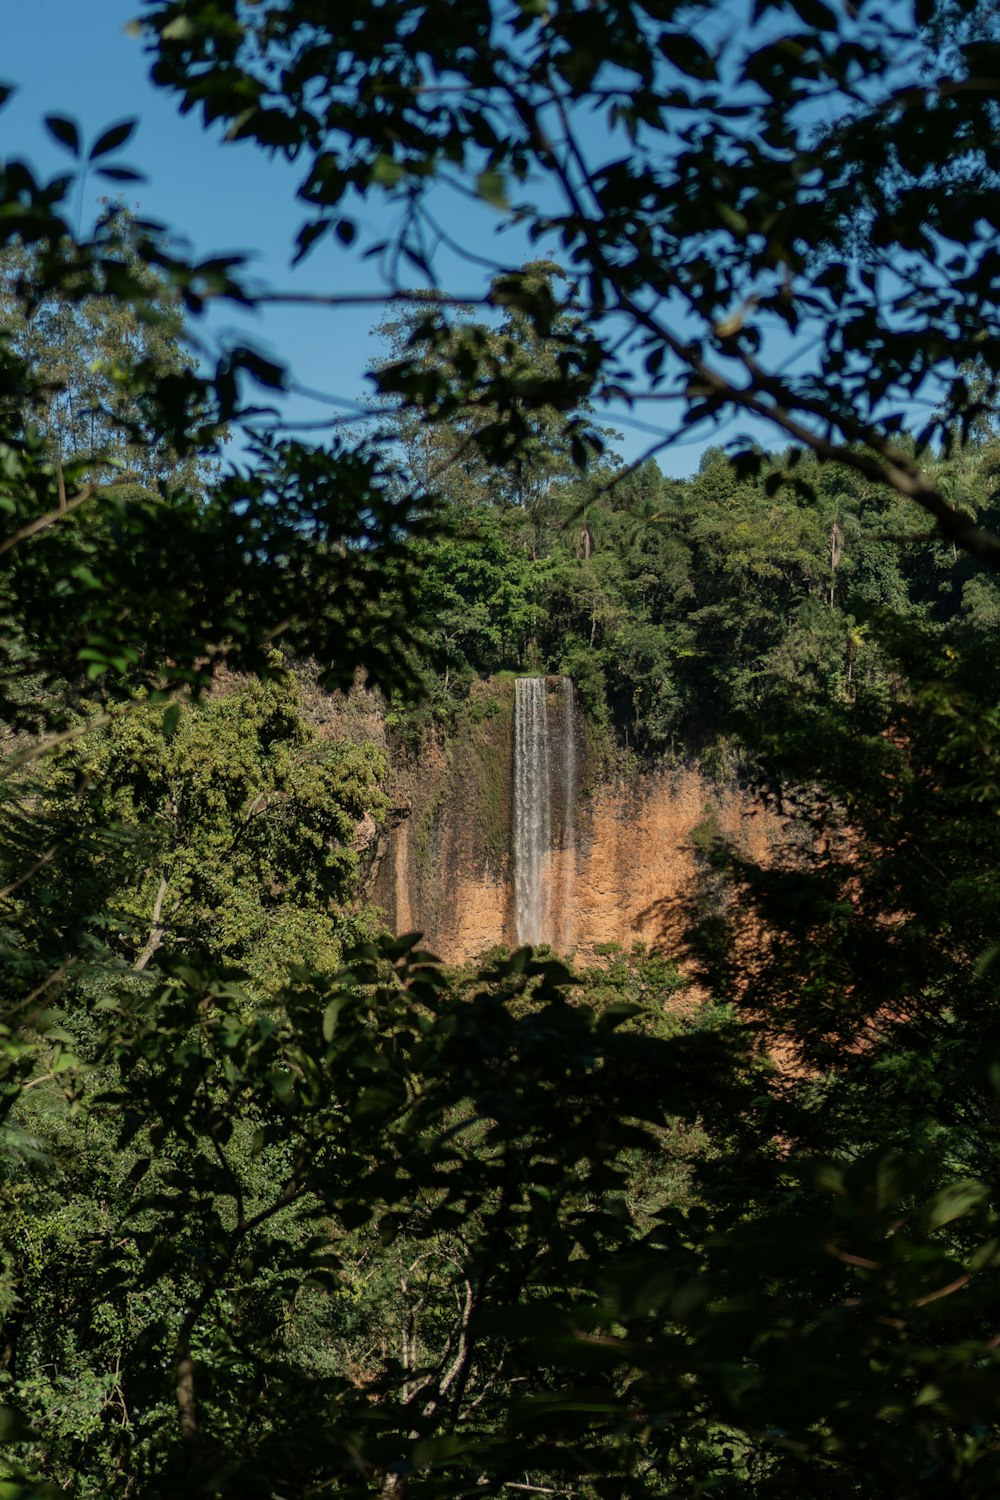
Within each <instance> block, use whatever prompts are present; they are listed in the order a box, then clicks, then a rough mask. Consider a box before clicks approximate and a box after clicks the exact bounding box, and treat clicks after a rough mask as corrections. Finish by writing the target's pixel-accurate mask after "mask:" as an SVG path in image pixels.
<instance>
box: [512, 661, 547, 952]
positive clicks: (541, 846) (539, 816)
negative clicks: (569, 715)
mask: <svg viewBox="0 0 1000 1500" xmlns="http://www.w3.org/2000/svg"><path fill="white" fill-rule="evenodd" d="M551 796H552V794H551V785H550V781H549V725H548V712H547V707H546V692H545V678H544V677H518V678H517V679H516V681H515V683H514V915H515V922H516V925H517V941H518V942H519V943H532V944H534V943H542V942H547V941H548V940H549V938H550V936H551V934H550V933H549V932H548V925H549V922H548V916H549V912H548V890H549V882H548V865H549V854H550V849H551V840H550V805H551Z"/></svg>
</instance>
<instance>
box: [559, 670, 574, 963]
mask: <svg viewBox="0 0 1000 1500" xmlns="http://www.w3.org/2000/svg"><path fill="white" fill-rule="evenodd" d="M562 699H563V836H562V849H563V857H562V874H563V878H562V885H563V889H562V926H561V930H560V933H559V944H560V947H561V948H562V951H563V952H564V953H568V952H569V950H570V949H571V948H572V947H573V945H574V943H575V941H576V930H575V922H574V910H575V908H574V896H575V894H576V726H575V719H574V714H573V679H572V678H571V677H564V678H563V680H562Z"/></svg>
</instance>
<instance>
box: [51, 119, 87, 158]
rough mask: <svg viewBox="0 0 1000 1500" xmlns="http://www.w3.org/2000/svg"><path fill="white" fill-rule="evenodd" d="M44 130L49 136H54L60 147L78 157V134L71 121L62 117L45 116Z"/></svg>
mask: <svg viewBox="0 0 1000 1500" xmlns="http://www.w3.org/2000/svg"><path fill="white" fill-rule="evenodd" d="M45 128H46V129H47V130H48V132H49V134H50V135H53V136H55V138H56V140H57V141H58V142H59V144H60V146H65V147H66V149H67V151H72V153H73V155H74V156H79V155H80V132H79V130H78V129H77V127H76V126H75V125H74V124H73V121H72V120H67V119H66V117H65V116H64V115H46V116H45Z"/></svg>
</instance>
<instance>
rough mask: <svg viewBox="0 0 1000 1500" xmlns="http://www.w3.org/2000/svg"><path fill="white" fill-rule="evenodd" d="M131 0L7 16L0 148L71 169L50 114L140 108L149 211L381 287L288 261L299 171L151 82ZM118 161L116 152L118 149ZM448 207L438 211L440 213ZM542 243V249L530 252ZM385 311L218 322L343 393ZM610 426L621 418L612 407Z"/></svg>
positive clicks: (693, 443)
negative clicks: (228, 134) (52, 131)
mask: <svg viewBox="0 0 1000 1500" xmlns="http://www.w3.org/2000/svg"><path fill="white" fill-rule="evenodd" d="M331 3H332V4H335V3H336V0H331ZM136 10H137V6H136V4H135V0H21V3H19V4H13V3H8V5H7V7H6V8H5V14H4V33H3V50H2V53H0V82H4V83H8V84H13V85H14V86H15V87H16V89H17V92H16V94H15V96H14V98H13V100H12V101H11V102H10V103H9V104H8V105H7V107H6V108H5V109H4V110H3V111H2V112H0V151H2V153H3V155H4V156H8V157H10V156H14V157H22V158H24V159H26V160H27V161H28V162H29V163H30V164H31V165H32V166H33V167H34V168H35V169H36V170H38V171H40V172H42V173H45V174H49V173H54V172H55V171H57V170H64V169H65V167H66V165H67V157H66V156H65V154H64V153H62V152H60V150H59V148H58V147H57V146H56V144H55V143H54V142H53V141H52V139H51V138H50V137H49V136H48V134H47V132H46V131H45V130H44V128H43V126H42V119H43V116H44V115H45V114H48V113H57V114H63V115H68V116H69V117H71V118H72V119H74V120H75V121H76V122H77V124H78V125H79V127H80V129H81V132H82V133H83V135H84V136H85V137H86V138H87V139H88V140H93V138H94V137H96V135H98V134H99V133H100V131H101V130H103V129H104V128H106V127H107V126H108V125H110V124H113V123H116V122H117V121H118V120H121V119H124V118H129V117H137V118H138V120H139V129H138V132H137V134H136V135H135V136H134V137H133V140H132V141H131V142H130V144H129V145H128V147H126V149H125V151H124V152H123V153H122V155H121V160H122V161H123V162H125V163H127V164H128V165H130V166H134V167H135V168H136V169H138V170H140V171H142V172H143V173H144V174H145V176H146V179H147V180H146V181H145V182H144V183H142V184H138V185H136V186H135V187H134V189H132V190H130V191H129V192H128V194H127V195H126V196H127V201H130V202H137V203H138V204H139V205H140V209H141V212H142V213H143V215H144V216H146V217H149V218H152V219H155V220H158V221H160V222H162V223H163V224H165V225H166V226H167V227H168V228H169V229H170V230H171V232H172V233H173V234H174V235H175V236H177V237H179V238H180V239H181V240H182V241H183V242H186V244H187V245H188V246H189V247H190V248H191V249H192V250H193V251H194V252H195V253H196V254H200V255H209V254H219V253H228V252H250V253H251V255H252V260H251V265H252V268H253V272H254V274H255V276H258V277H259V278H260V280H261V281H262V282H264V283H267V284H268V285H270V286H272V287H276V288H282V289H288V288H292V287H297V288H299V289H301V290H312V291H337V292H344V291H348V290H351V291H374V290H377V289H379V288H380V283H379V280H378V273H377V271H376V269H375V268H374V266H373V265H372V264H371V263H370V262H368V263H366V262H363V261H362V260H361V259H360V257H359V256H358V254H357V252H356V251H353V252H352V251H349V250H345V249H343V248H342V247H340V246H339V245H335V244H330V245H327V244H326V243H325V242H324V244H323V245H322V247H320V248H318V249H317V250H316V251H315V252H314V253H313V255H311V256H310V257H309V259H308V260H307V261H306V263H305V265H304V266H302V267H300V268H299V269H298V270H297V271H296V272H292V270H291V268H290V260H291V250H292V245H293V241H294V236H295V233H296V230H297V229H298V227H299V225H300V224H301V222H302V220H303V218H304V217H305V214H304V211H303V209H302V207H301V206H300V205H296V202H295V196H294V194H295V184H296V171H295V169H294V168H292V167H290V166H289V165H288V164H287V163H285V162H283V161H281V160H279V159H269V158H267V157H266V156H264V155H263V154H262V153H261V152H260V151H259V150H258V149H256V148H254V147H253V146H251V145H248V144H236V145H232V144H223V143H222V141H221V139H220V138H219V135H218V133H216V134H214V135H213V134H212V133H209V132H206V131H205V129H204V128H203V127H202V125H201V124H200V122H199V121H198V119H197V118H195V116H194V115H188V116H181V115H180V113H179V111H178V110H177V107H176V105H175V103H174V101H173V99H172V97H170V96H168V95H166V94H164V93H161V92H159V91H158V90H156V89H154V88H153V87H152V85H151V84H150V82H149V80H148V73H147V61H146V58H145V57H144V54H143V48H142V43H141V41H140V40H139V39H137V38H136V37H134V36H130V35H128V34H127V32H126V26H127V24H128V22H129V21H130V20H131V19H132V17H133V16H134V15H135V13H136ZM116 160H117V158H116ZM107 192H108V187H107V186H106V185H104V186H102V184H101V183H99V182H97V181H89V182H87V183H86V184H85V188H84V193H83V197H82V203H81V211H82V217H83V221H84V223H86V222H87V220H88V219H92V218H93V215H94V214H95V213H96V211H97V205H98V200H99V198H100V197H101V196H102V194H106V193H107ZM378 212H379V210H378V208H377V206H376V207H374V208H371V209H362V212H361V216H360V217H361V219H362V227H363V228H364V226H365V224H366V223H367V227H368V228H369V229H370V230H371V231H372V233H376V232H378V230H379V224H378V219H377V215H378ZM441 212H447V206H446V205H445V206H443V207H441V208H439V214H440V213H441ZM461 212H462V235H463V240H464V242H465V243H467V244H468V243H469V240H470V233H471V236H472V244H473V247H474V248H475V249H476V250H479V251H483V252H485V253H487V254H492V255H495V256H496V257H497V258H498V259H501V260H504V261H507V262H508V263H513V264H518V263H520V261H522V260H523V259H527V258H528V257H529V255H530V253H531V252H530V250H529V248H528V247H527V246H526V245H519V244H518V243H517V242H516V241H515V240H514V238H513V236H510V235H507V236H504V237H503V238H502V239H500V240H497V238H496V234H495V230H496V224H497V220H496V217H495V216H494V215H493V211H492V210H490V209H488V208H486V207H485V206H484V207H483V209H482V211H481V214H480V217H479V221H478V222H476V220H475V217H473V218H472V219H471V221H470V211H469V206H468V204H467V203H465V204H463V206H462V209H461ZM535 253H536V254H537V253H538V252H537V250H536V251H535ZM443 264H444V267H445V275H446V276H447V275H449V274H450V275H452V276H454V278H455V284H454V285H446V289H447V290H448V291H453V292H462V291H464V290H469V289H472V288H470V283H472V282H473V278H472V276H471V275H470V274H469V273H463V272H462V270H461V269H460V268H459V267H457V266H454V265H452V266H451V268H450V269H449V267H448V265H447V262H444V263H443ZM377 320H378V312H377V311H373V310H372V308H371V307H367V308H365V307H362V308H358V309H348V310H340V309H338V311H337V312H336V314H335V315H332V314H323V313H317V312H316V311H315V310H291V309H271V310H269V311H268V312H267V313H266V315H265V314H257V315H255V316H254V317H253V318H252V319H250V320H249V321H247V320H244V321H243V322H242V323H240V322H239V320H238V317H237V315H235V314H234V313H227V314H226V315H225V317H224V319H223V320H222V324H221V327H219V325H217V331H223V330H224V329H226V328H232V329H234V330H237V329H238V330H239V332H240V335H241V336H242V337H246V336H247V334H248V333H249V334H250V335H251V336H252V338H253V339H254V341H255V342H256V343H257V344H258V345H259V346H260V347H261V348H262V349H263V350H264V351H265V352H270V353H272V354H274V355H276V356H277V357H279V358H280V359H281V360H282V361H283V362H284V363H286V364H288V365H289V366H290V367H291V369H292V370H293V371H294V374H295V377H296V379H297V381H298V382H299V383H300V384H302V385H304V386H308V387H310V388H313V389H317V390H321V391H324V392H328V393H330V394H332V395H334V396H338V397H341V398H345V399H347V400H351V399H358V398H362V399H363V397H364V394H365V386H364V371H365V368H366V367H367V366H368V365H369V364H370V363H371V362H372V360H373V359H374V358H376V357H377V355H378V352H379V348H380V345H379V343H378V341H377V340H376V339H374V338H373V337H372V335H371V332H370V330H371V326H372V324H373V323H374V322H376V321H377ZM288 410H289V411H290V412H291V413H292V414H294V415H295V416H296V417H309V418H317V417H321V416H323V415H325V414H326V413H327V412H328V411H330V410H331V408H326V407H323V406H319V405H310V404H308V403H305V402H302V401H295V402H293V403H291V404H290V406H289V408H288ZM609 420H610V421H611V422H612V424H614V423H615V421H616V418H615V416H614V414H612V415H611V416H610V417H609ZM620 430H621V432H622V439H623V440H622V442H621V443H620V444H619V445H618V446H619V448H620V451H621V452H622V454H623V456H624V457H626V458H634V457H637V456H638V455H639V454H640V453H642V452H643V451H645V449H646V448H647V447H648V446H649V444H650V442H651V441H652V439H651V437H650V436H649V435H647V434H644V433H642V432H639V431H636V430H635V429H633V428H631V427H629V426H625V425H624V420H623V422H622V424H621V426H620ZM718 440H719V439H718V435H717V434H712V433H704V435H701V434H699V435H694V436H693V440H692V439H691V438H689V439H688V441H687V442H686V443H685V444H684V446H680V447H678V448H677V449H676V450H673V451H671V452H669V453H668V455H667V456H666V458H665V459H663V460H661V463H662V465H663V467H664V468H665V469H667V470H668V472H671V473H676V474H682V473H687V472H690V471H691V470H692V469H693V468H695V467H696V466H697V462H698V458H699V455H700V452H701V449H702V448H703V447H704V446H706V444H707V443H708V442H712V441H714V442H718Z"/></svg>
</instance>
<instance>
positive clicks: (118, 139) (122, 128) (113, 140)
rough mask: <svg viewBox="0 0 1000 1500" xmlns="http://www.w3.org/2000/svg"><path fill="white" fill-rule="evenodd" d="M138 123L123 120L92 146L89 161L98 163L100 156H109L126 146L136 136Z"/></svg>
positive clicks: (99, 137)
mask: <svg viewBox="0 0 1000 1500" xmlns="http://www.w3.org/2000/svg"><path fill="white" fill-rule="evenodd" d="M137 123H138V122H137V121H136V120H122V121H121V123H120V124H118V125H112V126H111V127H110V129H108V130H106V131H105V132H104V134H103V135H101V136H98V138H97V140H96V141H95V142H94V144H93V146H91V148H90V156H89V157H88V160H89V161H96V160H97V158H98V157H99V156H107V154H108V153H109V152H110V151H117V150H118V147H119V146H124V144H125V142H126V141H127V140H130V139H131V137H132V136H133V135H134V134H135V127H136V125H137Z"/></svg>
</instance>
